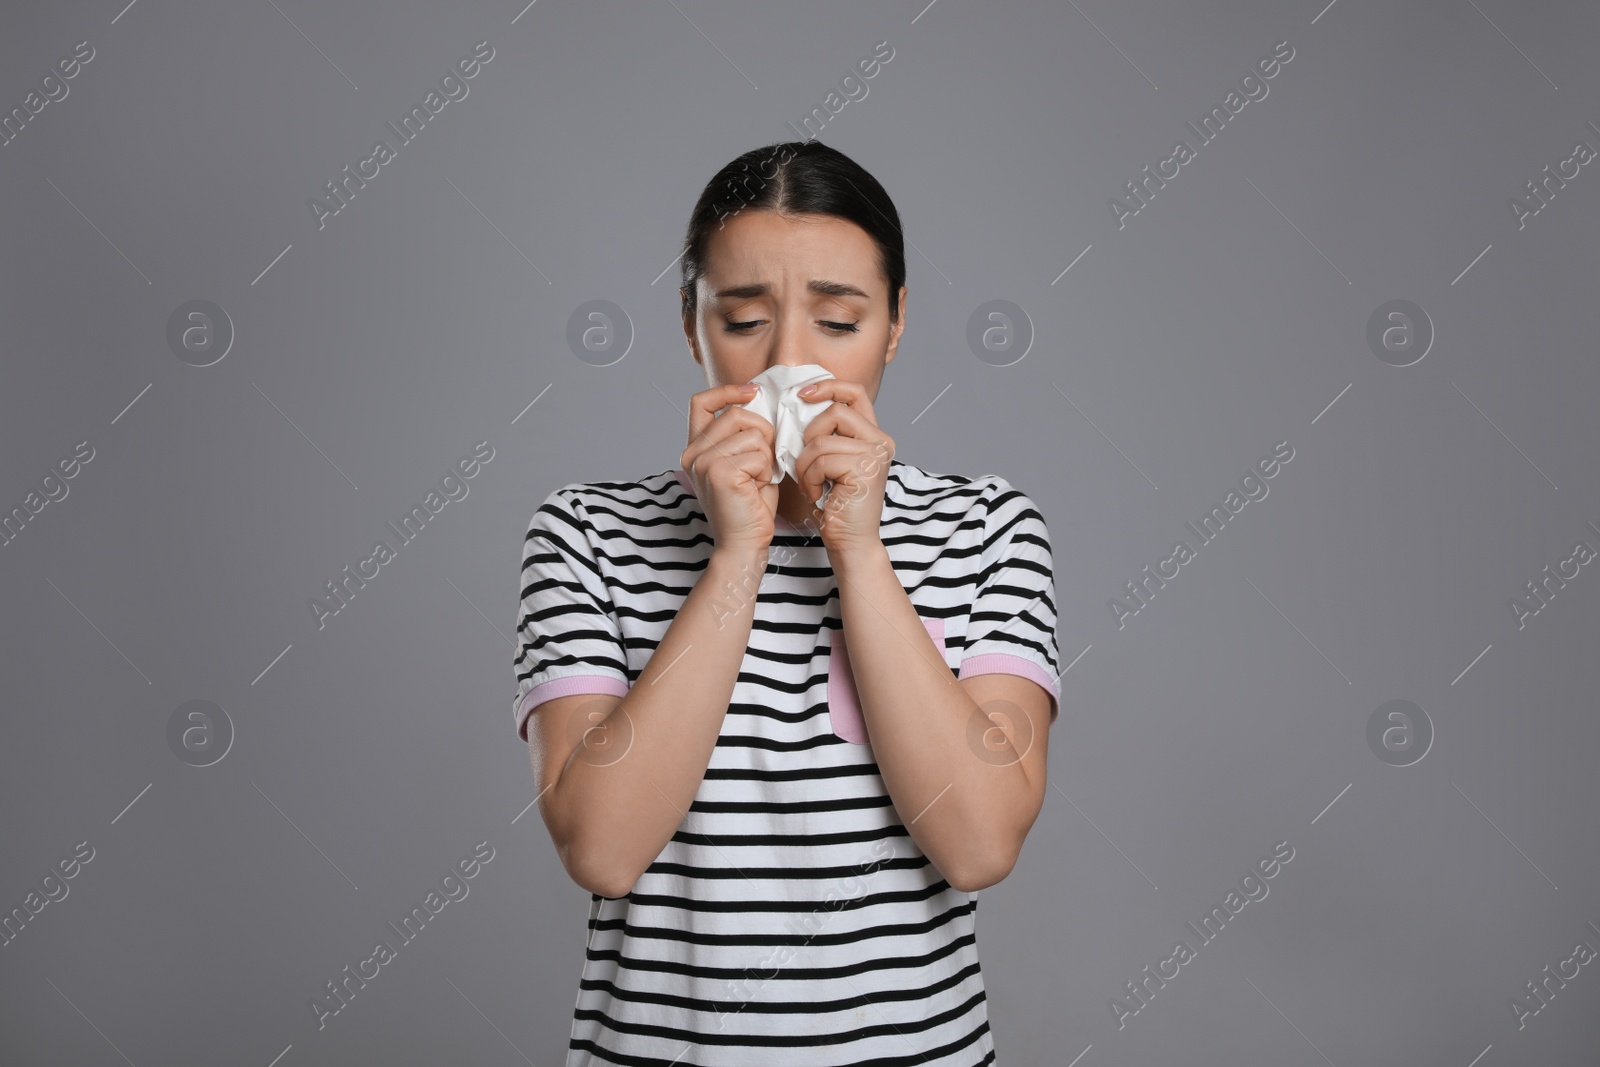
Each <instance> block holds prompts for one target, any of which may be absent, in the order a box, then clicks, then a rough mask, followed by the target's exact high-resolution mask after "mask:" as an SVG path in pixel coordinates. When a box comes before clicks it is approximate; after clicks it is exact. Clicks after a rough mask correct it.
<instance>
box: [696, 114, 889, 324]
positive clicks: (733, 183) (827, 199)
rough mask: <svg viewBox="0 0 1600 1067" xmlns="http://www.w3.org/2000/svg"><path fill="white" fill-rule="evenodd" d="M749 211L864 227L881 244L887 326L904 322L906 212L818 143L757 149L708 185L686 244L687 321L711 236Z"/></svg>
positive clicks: (852, 162)
mask: <svg viewBox="0 0 1600 1067" xmlns="http://www.w3.org/2000/svg"><path fill="white" fill-rule="evenodd" d="M746 208H752V209H755V210H758V211H778V212H782V213H784V214H786V215H833V216H836V217H838V218H841V219H845V220H846V221H849V222H853V223H855V224H856V225H857V226H860V227H861V228H862V229H863V230H865V231H866V232H867V236H868V237H871V238H872V240H873V243H875V244H876V245H877V246H878V267H879V269H880V270H881V271H882V272H883V275H884V277H885V278H886V279H887V280H888V282H889V321H890V322H891V323H893V322H896V321H898V320H899V318H900V286H902V285H903V284H905V280H906V249H905V237H904V235H902V234H901V232H900V213H899V212H898V211H896V210H895V208H894V201H893V200H890V199H889V194H888V193H887V192H885V191H884V188H883V186H882V185H880V184H878V179H876V178H874V177H873V176H872V175H871V174H868V173H867V172H866V171H865V170H864V169H862V167H861V164H859V163H857V162H856V161H855V160H853V159H851V158H850V157H849V156H847V155H845V154H844V153H843V152H841V151H839V150H838V149H837V148H830V147H828V146H827V145H825V144H823V143H822V142H821V141H814V140H813V141H783V142H779V143H777V144H770V145H767V146H765V147H763V148H753V149H751V150H750V151H748V152H746V153H744V154H743V155H741V156H739V157H738V158H736V159H734V160H733V161H732V162H730V163H728V164H727V165H726V166H725V167H723V168H722V169H721V170H719V171H717V173H716V175H715V176H714V177H713V178H712V179H711V180H710V181H709V182H707V183H706V187H705V189H704V190H702V191H701V193H700V199H699V200H698V201H696V203H695V205H694V211H693V212H692V213H691V214H690V216H689V230H688V234H687V236H686V237H685V238H684V251H683V267H682V284H683V294H682V304H683V314H684V317H685V318H692V317H693V316H694V314H695V282H696V281H697V280H698V279H699V277H700V275H701V274H703V273H704V272H705V263H706V246H707V245H708V244H709V243H710V240H711V233H712V231H713V230H717V229H721V228H722V226H723V225H724V222H725V220H726V219H728V218H731V217H732V216H733V215H735V214H737V213H738V212H740V211H742V210H744V209H746Z"/></svg>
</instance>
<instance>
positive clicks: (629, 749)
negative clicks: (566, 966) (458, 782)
mask: <svg viewBox="0 0 1600 1067" xmlns="http://www.w3.org/2000/svg"><path fill="white" fill-rule="evenodd" d="M767 558H768V550H767V549H766V548H761V549H757V550H744V549H732V548H730V549H726V550H724V549H716V550H713V552H712V554H711V559H710V561H709V562H708V563H707V565H706V569H705V570H704V571H702V572H701V573H700V577H699V578H698V579H697V580H696V581H695V585H694V588H693V589H691V590H690V591H689V595H688V596H687V597H685V598H684V601H683V606H682V607H681V608H680V609H679V610H678V614H677V616H676V617H675V618H674V619H673V620H672V622H671V624H670V625H668V627H667V630H666V633H665V634H663V635H662V638H661V642H660V644H659V645H657V646H656V650H655V652H654V653H652V654H651V657H650V662H649V663H648V664H646V665H645V668H644V670H643V671H642V672H640V675H639V677H638V679H637V680H636V681H635V682H634V683H633V685H632V686H631V687H630V688H629V690H628V694H627V696H625V697H623V698H622V701H621V702H620V703H619V704H618V705H617V706H616V707H615V708H614V709H613V710H612V711H611V713H610V714H609V715H608V716H607V717H606V718H605V719H604V720H603V721H602V722H601V723H600V724H599V725H598V727H597V728H598V729H602V730H605V731H607V732H608V733H609V735H610V736H609V738H608V744H609V743H615V744H617V745H619V746H626V750H625V753H624V754H623V755H622V756H621V757H618V758H610V757H607V758H605V759H588V758H585V753H586V752H587V751H588V750H587V749H586V748H585V747H584V746H583V745H581V744H580V745H579V746H578V747H577V749H576V750H575V752H574V754H573V757H572V759H571V760H569V762H568V763H567V765H566V767H565V768H564V769H563V770H562V772H561V776H560V778H558V779H557V781H556V784H555V785H554V787H553V788H552V795H553V797H554V799H555V800H556V803H557V806H558V807H559V809H560V811H561V812H562V813H563V815H564V816H565V819H564V820H563V821H564V822H566V830H567V835H568V840H569V842H570V847H571V848H572V849H573V851H574V852H575V853H579V854H583V855H585V856H586V857H587V862H586V863H585V864H584V866H585V867H586V868H587V869H588V870H591V871H599V872H604V876H603V877H604V882H605V884H606V885H608V886H609V887H611V889H612V890H613V891H612V892H607V893H603V894H602V895H604V896H608V897H620V896H624V895H626V894H627V893H628V891H629V890H631V889H632V887H633V885H634V883H635V882H637V881H638V879H639V876H640V875H642V874H643V873H644V872H645V870H646V869H647V868H648V867H649V866H650V864H651V863H652V862H654V860H655V858H656V857H657V856H659V855H660V854H661V850H662V849H663V848H665V847H666V844H667V842H668V841H669V840H671V838H672V835H673V834H674V833H675V832H677V829H678V827H679V826H680V825H681V824H682V822H683V820H684V817H685V816H686V815H687V814H688V811H689V805H690V803H691V802H692V801H693V800H694V797H695V794H696V793H697V792H698V791H699V789H700V782H701V780H702V779H703V778H704V777H705V772H706V767H707V766H709V765H710V763H711V755H712V753H713V752H714V751H715V749H716V744H717V737H718V735H719V734H720V733H721V732H722V721H723V717H724V716H725V715H726V713H727V710H728V703H729V701H730V700H731V699H732V697H733V687H734V683H735V682H736V681H737V679H738V675H739V666H740V664H741V663H742V662H743V661H744V654H745V650H746V648H747V647H748V645H749V643H750V626H751V620H752V619H753V617H754V611H755V601H756V593H757V591H758V590H759V588H760V585H761V579H762V576H763V575H764V574H765V573H766V567H767Z"/></svg>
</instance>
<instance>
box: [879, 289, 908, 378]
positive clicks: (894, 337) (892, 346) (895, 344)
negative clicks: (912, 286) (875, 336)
mask: <svg viewBox="0 0 1600 1067" xmlns="http://www.w3.org/2000/svg"><path fill="white" fill-rule="evenodd" d="M898 299H899V301H900V316H899V318H897V319H895V322H894V325H893V326H891V327H889V348H888V350H887V351H886V352H885V353H884V356H883V365H884V366H886V367H887V366H888V365H889V364H890V363H892V362H894V356H895V353H896V352H898V351H899V350H900V335H901V334H903V333H904V332H905V329H906V287H905V286H903V285H902V286H901V287H900V296H899V297H898Z"/></svg>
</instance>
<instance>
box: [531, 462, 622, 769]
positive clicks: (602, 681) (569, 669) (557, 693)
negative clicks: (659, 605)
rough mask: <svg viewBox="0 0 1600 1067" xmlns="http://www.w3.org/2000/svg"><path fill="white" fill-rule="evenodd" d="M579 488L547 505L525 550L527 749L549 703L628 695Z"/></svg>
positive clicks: (618, 635) (617, 633)
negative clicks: (531, 721)
mask: <svg viewBox="0 0 1600 1067" xmlns="http://www.w3.org/2000/svg"><path fill="white" fill-rule="evenodd" d="M572 488H573V487H572V486H571V485H568V486H563V487H562V488H560V489H558V490H556V491H555V492H553V493H551V494H550V495H549V496H548V497H546V498H545V501H544V503H543V504H541V505H540V506H539V510H538V511H536V512H534V514H533V519H532V520H531V521H530V522H529V523H528V533H527V536H526V537H525V538H524V539H523V542H522V595H521V598H520V601H519V604H518V608H517V614H518V619H517V656H516V660H515V667H516V675H517V695H516V699H515V701H514V702H513V704H512V716H513V719H514V720H515V726H516V729H517V736H519V737H520V738H522V740H523V741H524V742H526V741H527V739H528V733H527V729H528V716H529V714H530V713H531V712H532V710H533V709H534V708H535V707H537V706H538V705H539V704H541V703H543V702H544V701H546V700H550V699H552V698H553V697H562V696H573V695H575V694H578V693H605V694H609V695H612V696H626V695H627V693H628V684H629V683H628V673H627V666H628V661H627V656H626V654H625V652H624V648H623V643H622V630H621V627H620V625H619V623H618V621H617V616H616V611H615V609H614V607H613V606H612V604H611V596H610V593H609V592H607V590H606V586H605V582H604V580H603V579H602V576H601V573H600V567H599V564H598V563H597V562H596V558H595V550H594V546H593V543H592V541H591V540H590V537H589V534H590V533H591V531H592V530H593V526H592V524H591V522H590V520H589V517H588V516H587V514H585V513H584V511H583V508H582V505H581V504H579V503H577V502H575V501H574V500H573V499H572V498H571V493H570V490H571V489H572Z"/></svg>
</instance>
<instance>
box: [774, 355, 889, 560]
mask: <svg viewBox="0 0 1600 1067" xmlns="http://www.w3.org/2000/svg"><path fill="white" fill-rule="evenodd" d="M800 399H802V400H804V401H806V402H807V403H816V402H817V401H819V400H832V401H833V403H832V404H830V405H828V407H827V408H826V409H824V410H823V411H822V413H821V414H819V415H818V416H817V417H816V418H814V419H812V420H811V423H810V424H809V425H808V426H807V427H806V429H805V432H804V434H802V439H803V440H804V441H805V447H804V448H802V449H801V450H800V454H799V455H798V456H796V457H795V461H794V469H795V481H796V482H797V483H798V484H799V486H800V489H801V491H803V492H804V493H805V495H806V499H807V500H809V501H811V514H810V516H809V517H808V518H807V519H806V521H805V524H804V525H805V526H807V527H808V528H812V529H816V530H818V531H819V532H820V533H821V535H822V543H823V545H824V546H825V547H826V548H827V550H828V552H829V554H830V555H833V554H836V553H839V552H852V551H858V550H862V549H869V550H870V549H872V548H876V547H880V546H881V545H882V544H883V542H882V540H881V539H880V538H879V524H880V523H881V522H882V521H883V492H884V486H885V485H886V484H887V483H888V480H889V460H890V459H892V458H893V457H894V439H893V438H891V437H890V436H889V435H888V434H886V433H884V432H883V431H882V430H881V429H879V427H878V418H877V415H876V414H874V413H873V410H872V401H871V399H869V398H868V396H867V390H866V388H865V387H864V386H862V385H860V384H859V383H857V382H848V381H844V380H842V379H839V378H825V379H823V380H822V381H820V382H816V383H814V388H813V389H812V391H811V392H810V393H806V394H804V395H802V396H801V397H800ZM829 481H831V482H833V488H832V489H830V490H828V499H827V501H826V502H825V503H824V505H823V507H821V508H818V507H817V498H818V497H820V496H821V495H822V491H823V489H824V488H825V484H824V483H826V482H829Z"/></svg>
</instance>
